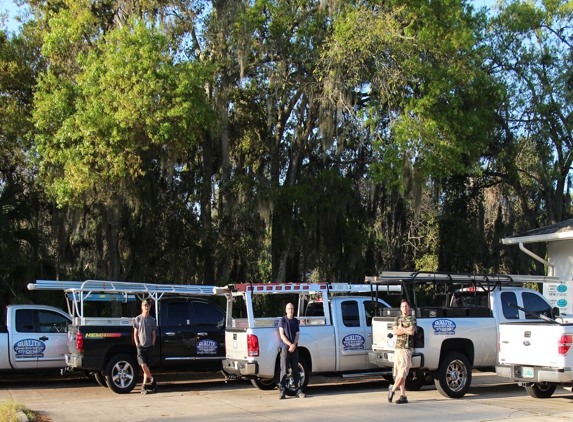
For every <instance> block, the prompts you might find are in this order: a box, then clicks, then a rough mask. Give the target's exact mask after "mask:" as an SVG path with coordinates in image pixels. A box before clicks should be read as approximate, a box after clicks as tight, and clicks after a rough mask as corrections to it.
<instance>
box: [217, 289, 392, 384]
mask: <svg viewBox="0 0 573 422" xmlns="http://www.w3.org/2000/svg"><path fill="white" fill-rule="evenodd" d="M397 289H398V288H397ZM215 292H216V293H217V294H225V295H226V297H227V312H226V315H227V319H226V330H225V336H226V338H225V345H226V357H225V359H224V360H223V372H224V373H226V374H227V375H230V376H233V377H241V378H247V379H250V380H251V381H252V383H253V385H254V386H255V387H257V388H259V389H262V390H271V389H274V388H275V387H276V385H277V382H278V374H279V366H280V365H279V345H280V338H279V331H278V328H277V327H278V321H279V319H280V317H282V316H283V315H284V314H285V305H286V304H287V303H288V302H292V303H293V304H294V305H295V316H296V317H297V318H298V319H299V321H300V339H299V343H298V353H299V370H300V376H301V384H302V388H305V387H306V386H307V385H308V382H309V379H310V375H311V373H312V374H316V373H329V374H339V375H341V376H353V377H354V376H361V375H366V374H372V372H376V373H381V370H380V368H378V367H377V366H376V365H373V364H371V363H370V362H369V361H368V350H369V349H370V347H371V344H372V335H371V328H370V325H371V321H372V317H373V316H374V312H375V310H376V309H382V308H384V307H387V306H389V305H388V304H387V303H386V302H384V301H383V300H381V299H373V298H372V291H371V286H369V285H365V284H358V285H351V284H343V283H285V284H281V283H255V284H236V285H229V286H227V287H221V288H216V289H215ZM357 294H358V295H357ZM270 295H273V296H274V299H276V298H277V297H276V295H281V297H280V298H279V300H278V302H280V304H278V305H277V306H276V309H274V311H273V312H274V313H273V314H272V315H270V316H268V315H267V316H264V315H259V314H258V309H259V306H258V304H257V299H259V300H260V299H262V298H263V297H264V296H270ZM386 372H387V373H388V371H386ZM289 379H290V381H289V383H288V388H287V391H286V393H287V394H289V395H294V393H295V386H294V385H292V384H293V381H292V376H291V377H290V378H289Z"/></svg>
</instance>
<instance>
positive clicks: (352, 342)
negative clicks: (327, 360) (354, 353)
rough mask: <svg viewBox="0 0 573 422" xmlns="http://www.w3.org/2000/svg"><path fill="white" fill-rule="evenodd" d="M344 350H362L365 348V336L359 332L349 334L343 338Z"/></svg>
mask: <svg viewBox="0 0 573 422" xmlns="http://www.w3.org/2000/svg"><path fill="white" fill-rule="evenodd" d="M342 347H343V349H344V350H362V349H364V337H362V336H361V335H359V334H348V335H347V336H346V337H344V338H343V339H342Z"/></svg>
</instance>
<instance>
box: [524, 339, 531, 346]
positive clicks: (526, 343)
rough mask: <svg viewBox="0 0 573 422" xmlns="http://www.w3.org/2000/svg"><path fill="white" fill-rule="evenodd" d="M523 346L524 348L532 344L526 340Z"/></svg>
mask: <svg viewBox="0 0 573 422" xmlns="http://www.w3.org/2000/svg"><path fill="white" fill-rule="evenodd" d="M523 345H524V346H531V343H530V342H529V341H528V340H525V341H524V342H523Z"/></svg>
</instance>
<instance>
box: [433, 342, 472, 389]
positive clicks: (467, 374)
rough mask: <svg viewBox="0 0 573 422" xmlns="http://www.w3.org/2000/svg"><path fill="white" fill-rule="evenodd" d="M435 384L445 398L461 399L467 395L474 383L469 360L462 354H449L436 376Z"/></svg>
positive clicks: (443, 360)
mask: <svg viewBox="0 0 573 422" xmlns="http://www.w3.org/2000/svg"><path fill="white" fill-rule="evenodd" d="M434 383H435V384H436V388H437V389H438V391H439V392H440V394H441V395H442V396H444V397H451V398H453V399H459V398H461V397H463V396H465V395H466V393H467V392H468V390H469V388H470V385H471V383H472V370H471V367H470V362H469V361H468V358H467V357H466V356H465V355H464V354H463V353H460V352H448V353H446V355H445V356H444V357H443V358H442V361H441V362H440V367H439V368H438V370H437V371H436V373H435V374H434Z"/></svg>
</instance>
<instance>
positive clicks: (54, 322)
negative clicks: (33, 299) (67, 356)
mask: <svg viewBox="0 0 573 422" xmlns="http://www.w3.org/2000/svg"><path fill="white" fill-rule="evenodd" d="M69 322H70V320H69V319H67V318H66V317H64V316H63V315H61V314H59V313H56V312H53V311H50V310H35V309H17V310H16V313H15V324H14V332H13V334H12V335H11V343H12V344H11V346H10V360H11V361H12V365H13V366H14V368H17V369H36V368H44V367H53V366H54V361H61V363H62V367H64V366H65V363H64V353H66V352H67V331H68V323H69Z"/></svg>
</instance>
